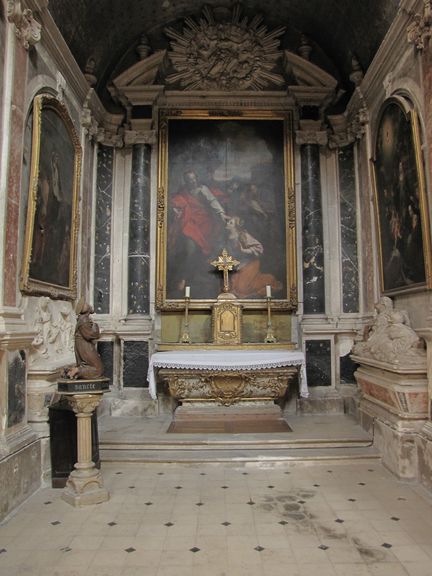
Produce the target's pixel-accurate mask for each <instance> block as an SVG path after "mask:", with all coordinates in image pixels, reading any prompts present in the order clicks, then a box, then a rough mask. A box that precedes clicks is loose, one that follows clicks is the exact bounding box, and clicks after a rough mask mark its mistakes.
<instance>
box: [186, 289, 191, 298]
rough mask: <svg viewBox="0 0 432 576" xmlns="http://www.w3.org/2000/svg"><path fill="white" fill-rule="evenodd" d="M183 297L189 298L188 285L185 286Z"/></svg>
mask: <svg viewBox="0 0 432 576" xmlns="http://www.w3.org/2000/svg"><path fill="white" fill-rule="evenodd" d="M185 298H190V286H185Z"/></svg>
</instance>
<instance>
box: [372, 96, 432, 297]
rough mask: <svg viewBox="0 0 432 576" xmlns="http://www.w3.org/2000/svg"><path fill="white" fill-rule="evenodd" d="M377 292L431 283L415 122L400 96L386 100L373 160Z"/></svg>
mask: <svg viewBox="0 0 432 576" xmlns="http://www.w3.org/2000/svg"><path fill="white" fill-rule="evenodd" d="M372 165H373V172H374V178H373V180H374V185H375V186H374V187H375V190H374V196H375V209H376V216H377V230H378V235H377V236H378V251H379V262H380V276H381V290H382V292H383V293H384V294H388V295H392V294H398V293H401V292H406V291H412V290H420V289H425V288H430V287H431V250H430V230H429V218H428V207H427V198H426V190H425V179H424V165H423V157H422V153H421V144H420V135H419V121H418V117H417V114H416V112H415V110H414V109H412V107H411V106H410V105H409V103H408V102H407V101H406V100H405V99H402V98H398V97H392V98H389V99H388V100H386V101H385V102H384V104H383V106H382V109H381V111H380V115H379V118H378V128H377V134H376V141H375V156H374V158H373V162H372Z"/></svg>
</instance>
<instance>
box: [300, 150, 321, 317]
mask: <svg viewBox="0 0 432 576" xmlns="http://www.w3.org/2000/svg"><path fill="white" fill-rule="evenodd" d="M301 193H302V225H303V301H304V304H303V306H304V313H305V314H323V313H324V312H325V292H324V241H323V219H322V202H321V174H320V154H319V146H318V145H316V144H304V145H303V146H302V147H301Z"/></svg>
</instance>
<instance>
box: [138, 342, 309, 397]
mask: <svg viewBox="0 0 432 576" xmlns="http://www.w3.org/2000/svg"><path fill="white" fill-rule="evenodd" d="M156 371H158V377H159V379H160V380H164V381H166V382H167V383H168V386H169V390H170V394H171V395H172V396H173V397H174V398H175V399H176V400H178V401H179V402H182V403H184V402H186V403H188V402H189V403H193V402H203V401H206V402H213V403H216V404H222V405H225V406H230V405H232V404H235V403H241V402H251V401H267V402H268V401H274V400H277V399H278V398H281V397H283V396H284V394H285V392H286V390H287V388H288V385H289V382H290V380H291V379H292V378H293V377H294V376H295V375H296V374H298V373H299V392H300V396H303V397H305V398H307V397H308V395H309V394H308V389H307V382H306V368H305V356H304V354H303V352H301V351H300V350H283V349H278V350H275V349H273V350H262V349H255V350H244V349H236V350H232V349H228V350H227V349H216V350H209V349H198V350H197V349H195V350H174V351H170V352H155V353H154V354H153V355H152V356H151V358H150V363H149V369H148V375H147V379H148V382H149V392H150V395H151V397H152V398H153V399H156V397H157V394H156V379H157V376H156V373H155V372H156Z"/></svg>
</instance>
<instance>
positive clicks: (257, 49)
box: [165, 4, 285, 90]
mask: <svg viewBox="0 0 432 576" xmlns="http://www.w3.org/2000/svg"><path fill="white" fill-rule="evenodd" d="M284 32H285V27H283V26H280V27H278V28H276V29H274V30H273V31H271V32H269V31H268V30H267V27H266V26H265V25H263V24H262V17H261V16H258V15H257V16H255V17H254V18H253V19H252V20H251V21H250V22H249V20H248V18H247V17H242V13H241V7H240V5H238V4H237V5H236V6H235V7H234V9H233V11H232V16H231V21H230V22H229V21H225V22H221V21H218V20H217V19H216V18H215V14H214V12H213V11H212V10H211V8H210V7H208V6H206V7H205V8H204V9H203V12H202V16H201V18H199V20H198V21H195V20H194V19H193V18H185V20H184V27H183V31H182V32H181V33H180V32H178V31H177V30H175V29H174V28H171V27H169V28H166V30H165V33H166V35H167V36H168V37H169V38H170V39H171V40H172V41H171V52H170V53H169V56H170V59H171V62H172V65H173V67H174V70H175V72H174V73H172V74H170V75H168V77H167V82H168V83H169V84H176V83H180V85H181V86H182V87H183V88H186V89H189V90H215V89H217V90H221V89H222V90H262V89H263V88H265V87H267V86H269V85H278V86H280V85H282V84H283V83H284V79H283V77H282V76H281V75H280V74H277V73H276V72H274V71H273V70H274V67H275V65H276V62H277V60H278V59H279V58H280V57H281V55H282V52H281V51H280V50H279V49H278V48H279V43H280V41H279V37H280V36H281V35H282V34H283V33H284Z"/></svg>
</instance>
